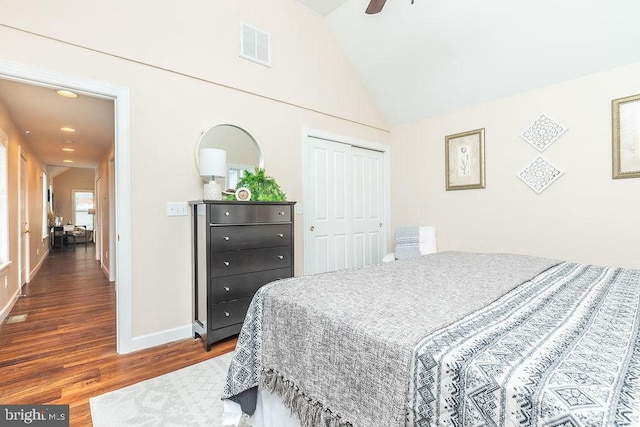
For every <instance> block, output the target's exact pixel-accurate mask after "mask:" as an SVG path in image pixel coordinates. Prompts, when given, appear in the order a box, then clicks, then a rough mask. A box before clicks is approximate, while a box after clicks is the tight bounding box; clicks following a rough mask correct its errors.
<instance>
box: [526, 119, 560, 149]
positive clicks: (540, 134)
mask: <svg viewBox="0 0 640 427" xmlns="http://www.w3.org/2000/svg"><path fill="white" fill-rule="evenodd" d="M568 130H569V129H568V128H566V127H564V126H563V125H561V124H560V123H558V122H557V121H555V120H553V119H552V118H550V117H549V116H547V115H546V114H542V115H541V116H540V117H538V118H537V119H536V120H534V122H533V123H531V126H529V127H528V128H527V129H526V130H525V131H524V132H522V133H521V134H520V138H522V139H524V140H525V141H527V142H528V143H529V144H531V146H533V147H534V148H535V149H536V150H538V151H540V152H543V151H544V150H546V149H547V148H549V146H550V145H551V144H553V143H554V142H555V141H557V140H558V138H560V137H561V136H562V135H563V134H564V133H565V132H566V131H568Z"/></svg>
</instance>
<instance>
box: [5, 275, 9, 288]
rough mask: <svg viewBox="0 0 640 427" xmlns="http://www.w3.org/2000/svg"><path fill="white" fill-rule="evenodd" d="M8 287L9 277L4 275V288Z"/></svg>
mask: <svg viewBox="0 0 640 427" xmlns="http://www.w3.org/2000/svg"><path fill="white" fill-rule="evenodd" d="M8 287H9V278H8V277H7V276H4V288H5V289H7V288H8Z"/></svg>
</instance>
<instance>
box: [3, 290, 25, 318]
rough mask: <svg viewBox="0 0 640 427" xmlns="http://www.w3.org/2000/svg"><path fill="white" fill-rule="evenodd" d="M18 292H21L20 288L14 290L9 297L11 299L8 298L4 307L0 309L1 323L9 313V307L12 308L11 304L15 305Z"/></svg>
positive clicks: (18, 295)
mask: <svg viewBox="0 0 640 427" xmlns="http://www.w3.org/2000/svg"><path fill="white" fill-rule="evenodd" d="M20 293H21V290H20V289H17V290H16V292H15V293H14V294H13V296H12V297H11V299H10V300H9V302H8V303H7V304H6V305H5V306H4V307H2V311H0V323H3V322H4V321H5V319H6V318H7V317H9V313H11V309H12V308H13V306H14V305H16V302H17V301H18V298H19V297H20Z"/></svg>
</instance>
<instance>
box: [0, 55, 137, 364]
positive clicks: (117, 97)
mask: <svg viewBox="0 0 640 427" xmlns="http://www.w3.org/2000/svg"><path fill="white" fill-rule="evenodd" d="M0 78H2V79H7V80H13V81H19V82H22V83H26V84H31V85H36V86H48V87H64V88H68V89H70V90H75V91H80V92H84V93H86V94H88V95H91V96H96V97H104V98H109V99H113V100H114V115H115V123H116V125H115V126H116V128H115V153H116V155H115V158H117V161H116V162H115V168H114V169H115V177H114V180H115V182H116V186H115V191H114V193H113V194H114V199H115V200H114V203H113V204H114V205H115V206H116V209H115V215H114V217H115V218H114V222H115V227H114V228H113V229H112V230H111V232H110V238H109V240H110V241H113V242H114V245H115V254H112V255H110V258H115V263H116V264H117V272H116V273H115V275H116V277H115V286H116V291H117V302H116V323H117V326H116V330H117V338H116V341H117V348H116V351H117V352H118V353H129V352H131V351H135V350H137V348H135V346H134V344H133V341H132V327H131V326H132V320H131V317H132V313H131V305H132V304H131V302H132V301H131V300H132V295H131V240H130V236H131V202H130V200H131V197H130V187H131V186H130V183H131V176H130V157H129V153H130V136H129V135H130V130H129V129H130V122H129V116H130V101H129V89H128V88H125V87H120V86H115V85H111V84H109V83H105V82H99V81H95V80H89V79H85V78H81V77H77V76H71V75H68V74H63V73H58V72H55V71H51V70H45V69H41V68H37V67H31V66H26V65H23V64H17V63H13V62H10V61H6V60H2V59H0Z"/></svg>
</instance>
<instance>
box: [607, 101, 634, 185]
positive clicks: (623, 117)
mask: <svg viewBox="0 0 640 427" xmlns="http://www.w3.org/2000/svg"><path fill="white" fill-rule="evenodd" d="M611 115H612V121H613V126H612V128H613V138H612V139H613V179H618V178H640V95H634V96H628V97H626V98H620V99H614V100H613V101H611Z"/></svg>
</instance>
